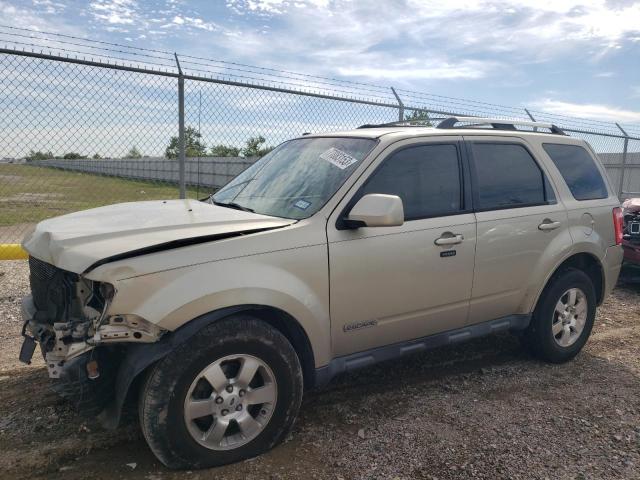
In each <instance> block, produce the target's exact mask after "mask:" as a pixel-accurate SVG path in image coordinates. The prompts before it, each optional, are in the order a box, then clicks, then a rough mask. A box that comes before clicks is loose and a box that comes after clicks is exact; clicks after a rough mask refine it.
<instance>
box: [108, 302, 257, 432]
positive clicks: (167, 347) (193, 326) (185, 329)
mask: <svg viewBox="0 0 640 480" xmlns="http://www.w3.org/2000/svg"><path fill="white" fill-rule="evenodd" d="M260 307H261V305H241V306H235V307H227V308H222V309H220V310H216V311H213V312H210V313H205V314H204V315H201V316H199V317H197V318H195V319H193V320H191V321H190V322H188V323H187V324H185V325H184V326H182V327H180V328H179V329H177V330H175V331H174V332H171V333H169V334H166V335H164V336H163V337H162V338H161V339H160V340H159V341H157V342H155V343H134V344H130V345H129V346H128V348H127V350H126V353H125V356H124V358H123V359H122V361H121V362H120V365H119V366H118V373H117V375H116V379H115V385H114V390H115V392H114V397H113V400H112V401H111V402H110V403H109V405H108V406H107V407H106V408H105V409H104V410H103V411H102V412H101V413H100V414H99V415H98V420H99V421H100V423H101V424H102V426H103V427H104V428H106V429H110V430H113V429H115V428H117V427H118V425H119V424H120V419H121V417H122V408H123V406H124V403H125V401H126V399H127V396H128V394H129V391H130V389H131V385H132V384H133V382H134V380H136V378H138V376H139V375H140V374H141V373H142V372H143V371H144V370H145V369H146V368H147V367H149V366H150V365H152V364H153V363H155V362H157V361H159V360H161V359H162V358H164V357H165V356H166V355H168V354H169V353H170V352H172V351H173V350H174V349H175V348H176V347H177V346H178V345H180V344H182V343H184V342H186V341H187V340H189V339H190V338H191V337H192V336H193V335H195V334H196V333H198V332H199V331H200V330H202V329H203V328H204V327H206V326H207V325H209V324H211V323H213V322H215V321H217V320H220V319H222V318H226V317H228V316H230V315H233V314H235V313H239V312H243V311H247V310H256V309H259V308H260Z"/></svg>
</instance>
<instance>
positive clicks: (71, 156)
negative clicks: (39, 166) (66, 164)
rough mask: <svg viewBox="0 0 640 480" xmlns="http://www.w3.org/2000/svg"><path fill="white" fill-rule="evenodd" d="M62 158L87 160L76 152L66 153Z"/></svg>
mask: <svg viewBox="0 0 640 480" xmlns="http://www.w3.org/2000/svg"><path fill="white" fill-rule="evenodd" d="M62 158H64V159H65V160H77V159H79V158H87V157H85V156H84V155H81V154H80V153H77V152H67V153H65V154H64V155H63V156H62Z"/></svg>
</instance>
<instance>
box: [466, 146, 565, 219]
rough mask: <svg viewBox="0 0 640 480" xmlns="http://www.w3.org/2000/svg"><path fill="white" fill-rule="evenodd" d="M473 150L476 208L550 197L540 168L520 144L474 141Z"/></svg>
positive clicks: (533, 202) (541, 201)
mask: <svg viewBox="0 0 640 480" xmlns="http://www.w3.org/2000/svg"><path fill="white" fill-rule="evenodd" d="M472 149H473V161H474V164H475V170H476V189H477V192H478V193H477V203H478V205H477V206H478V208H480V209H482V210H492V209H500V208H517V207H524V206H529V205H541V204H545V203H550V202H548V200H552V198H553V197H552V196H551V195H549V194H547V189H548V188H549V185H548V183H547V182H546V181H545V180H546V179H545V177H544V174H543V173H542V170H540V167H538V164H537V163H536V161H535V160H534V159H533V157H532V156H531V155H530V154H529V152H528V151H527V149H526V148H524V147H523V146H522V145H516V144H508V143H473V144H472ZM549 190H550V189H549ZM549 193H551V191H549Z"/></svg>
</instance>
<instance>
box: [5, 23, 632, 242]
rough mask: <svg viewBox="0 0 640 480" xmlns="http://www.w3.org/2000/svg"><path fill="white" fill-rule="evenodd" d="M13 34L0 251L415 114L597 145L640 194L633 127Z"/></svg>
mask: <svg viewBox="0 0 640 480" xmlns="http://www.w3.org/2000/svg"><path fill="white" fill-rule="evenodd" d="M3 28H4V29H5V31H3V30H2V29H3ZM7 28H10V27H1V26H0V41H2V40H5V41H7V39H6V38H2V35H9V34H10V37H9V43H10V45H5V47H4V48H0V70H1V71H2V72H3V74H2V75H1V76H0V106H1V110H2V112H3V115H2V116H1V117H0V131H1V132H2V136H1V137H0V247H1V245H2V244H12V243H18V242H19V241H20V240H21V238H22V236H23V235H24V233H25V232H26V231H27V230H28V229H30V228H31V227H32V225H33V224H35V223H36V222H38V221H40V220H43V219H45V218H49V217H52V216H57V215H61V214H64V213H68V212H72V211H76V210H81V209H86V208H92V207H96V206H99V205H105V204H109V203H117V202H126V201H138V200H153V199H159V198H178V197H180V196H185V197H189V198H201V197H203V196H204V195H205V194H207V193H209V192H211V191H213V190H215V189H216V188H218V187H220V186H222V185H224V184H225V183H226V182H227V181H228V180H230V179H231V178H232V177H233V176H235V175H237V174H238V173H239V172H240V171H242V170H243V169H244V168H246V167H247V166H248V165H250V164H251V163H252V162H253V161H254V160H255V159H256V158H257V157H260V156H261V155H263V154H264V153H265V152H266V151H268V150H269V149H270V148H271V147H273V146H275V145H277V144H278V143H280V142H282V141H284V140H286V139H288V138H291V137H294V136H299V135H300V134H302V133H305V132H322V131H335V130H343V129H351V128H354V127H356V126H359V125H362V124H366V123H384V122H392V121H396V120H398V119H406V118H416V117H418V118H420V119H422V120H425V119H427V120H429V121H431V122H432V123H436V122H437V121H438V120H439V119H442V118H443V117H444V116H450V115H472V116H491V117H497V118H505V119H518V118H520V119H522V118H525V119H527V118H530V119H534V120H538V121H546V122H552V123H554V124H556V125H558V126H560V127H561V128H563V129H564V130H565V131H566V132H568V133H570V134H571V135H574V136H577V137H580V138H584V139H585V140H587V141H588V142H589V143H590V144H591V145H592V146H593V148H594V149H595V151H596V152H597V154H598V155H599V156H600V158H601V160H602V161H603V163H604V164H605V165H606V168H607V171H608V173H609V176H610V178H611V180H612V184H613V185H614V186H615V188H617V189H618V193H619V194H620V196H621V197H624V196H628V195H630V194H632V192H638V191H640V129H638V128H632V127H630V126H627V127H622V126H620V125H618V124H614V123H607V122H598V121H593V120H582V119H575V118H570V117H564V116H559V115H551V114H548V113H544V112H537V111H530V110H525V109H518V108H510V107H504V106H498V105H492V104H487V103H481V102H474V101H466V100H460V99H455V98H448V97H442V96H436V95H428V94H424V93H419V92H413V91H409V90H401V89H397V90H394V89H392V88H388V87H381V86H376V85H370V84H364V83H355V82H347V81H344V80H336V79H330V78H322V77H317V76H313V75H306V74H299V73H293V72H286V71H281V70H275V69H267V68H259V67H252V66H248V65H239V64H232V63H228V62H220V61H215V60H210V59H203V58H198V57H193V56H186V55H185V56H177V55H174V54H170V53H168V52H161V51H157V50H145V49H142V48H137V47H125V46H118V45H114V44H106V43H104V42H97V41H89V40H86V39H82V40H81V39H75V38H74V37H69V36H65V35H59V34H46V35H45V34H42V33H38V34H37V35H36V34H35V33H34V32H29V31H23V30H21V29H15V28H10V30H11V31H10V32H9V33H7V31H6V29H7ZM38 35H40V37H42V38H40V37H39V36H38ZM23 37H24V38H23ZM24 39H26V40H28V42H23V41H22V40H24ZM39 41H41V43H38V42H39ZM21 44H23V45H21ZM27 44H28V45H29V47H30V48H29V49H28V50H20V48H23V47H24V46H26V45H27ZM45 46H46V47H47V51H46V52H45V51H44V50H41V49H39V48H38V47H43V48H44V47H45ZM72 49H73V50H72Z"/></svg>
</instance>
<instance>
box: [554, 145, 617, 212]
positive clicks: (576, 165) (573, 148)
mask: <svg viewBox="0 0 640 480" xmlns="http://www.w3.org/2000/svg"><path fill="white" fill-rule="evenodd" d="M543 147H544V149H545V151H546V152H547V155H549V156H550V157H551V160H553V163H555V165H556V167H558V170H560V173H561V174H562V177H563V178H564V181H565V182H567V186H568V187H569V190H571V194H572V195H573V197H574V198H575V199H576V200H593V199H596V198H607V197H608V196H609V192H607V187H606V185H605V183H604V180H603V178H602V175H600V171H599V170H598V167H597V166H596V164H595V162H594V161H593V158H592V157H591V155H589V153H588V152H587V151H586V150H585V149H584V148H582V147H580V146H578V145H562V144H557V143H545V144H544V145H543Z"/></svg>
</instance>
